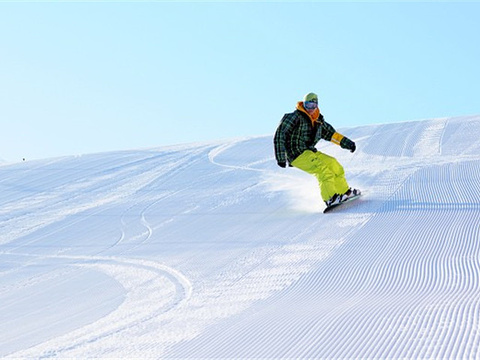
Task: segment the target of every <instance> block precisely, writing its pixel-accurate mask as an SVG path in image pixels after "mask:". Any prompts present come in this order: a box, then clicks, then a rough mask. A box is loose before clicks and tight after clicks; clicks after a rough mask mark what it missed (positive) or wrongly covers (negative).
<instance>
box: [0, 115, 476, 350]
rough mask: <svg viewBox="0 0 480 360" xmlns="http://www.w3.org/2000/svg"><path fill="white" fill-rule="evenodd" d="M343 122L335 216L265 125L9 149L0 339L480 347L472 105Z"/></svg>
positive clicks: (3, 176) (0, 251)
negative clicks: (343, 183) (160, 144)
mask: <svg viewBox="0 0 480 360" xmlns="http://www.w3.org/2000/svg"><path fill="white" fill-rule="evenodd" d="M342 130H343V129H342ZM343 133H345V134H346V135H347V136H348V137H350V138H352V139H354V140H355V141H356V142H357V149H358V150H357V151H356V152H355V153H354V154H351V153H349V152H346V151H344V150H342V149H340V148H339V147H336V146H335V145H333V144H331V143H327V142H321V143H319V146H318V148H319V150H320V151H324V152H326V153H328V154H330V155H332V156H335V157H337V158H338V159H339V160H340V162H341V163H342V164H343V165H344V167H345V170H346V175H347V179H348V181H349V183H350V184H351V185H352V186H355V187H359V188H361V189H363V190H365V196H363V197H362V198H361V199H360V200H359V201H357V203H355V205H353V206H349V207H348V208H346V209H344V211H339V212H337V213H333V214H329V215H323V214H321V210H322V208H323V205H322V203H321V199H320V195H319V191H318V188H317V185H316V181H315V179H313V178H312V177H311V176H309V175H308V174H304V173H302V172H300V171H299V170H296V169H293V168H290V169H281V168H278V167H277V166H276V163H275V161H274V159H273V149H272V139H271V137H256V138H248V139H238V140H235V141H233V140H232V141H225V142H217V143H212V144H201V145H196V146H185V147H171V148H159V149H150V150H143V151H127V152H125V151H123V152H118V153H108V154H92V155H85V156H82V157H67V158H59V159H50V160H42V161H33V162H26V163H19V164H11V165H3V166H2V167H0V186H1V188H2V192H1V194H2V195H1V197H0V204H1V205H2V206H1V207H0V209H1V210H0V256H1V263H2V267H1V268H0V320H1V321H2V324H3V325H4V326H2V329H1V330H0V356H2V357H5V358H39V357H46V356H48V357H50V356H52V357H53V356H57V357H62V358H65V357H77V358H84V357H98V358H107V357H110V358H112V357H143V358H145V357H155V358H315V357H316V358H387V357H388V358H425V357H429V358H439V357H441V358H476V357H479V356H480V351H479V347H478V344H479V343H480V330H479V327H478V323H479V312H478V308H479V305H480V300H479V298H478V293H479V290H480V277H479V269H480V241H479V240H480V227H479V226H478V225H479V223H478V219H479V218H480V217H479V215H480V214H479V213H480V195H479V194H478V191H476V190H475V189H477V188H478V183H479V182H480V155H479V154H480V141H479V140H478V139H477V138H478V137H477V136H476V135H474V134H479V133H480V116H470V117H457V118H443V119H434V120H424V121H417V122H405V123H396V124H386V125H372V126H363V127H357V128H350V129H344V130H343Z"/></svg>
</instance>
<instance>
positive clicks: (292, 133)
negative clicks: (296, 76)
mask: <svg viewBox="0 0 480 360" xmlns="http://www.w3.org/2000/svg"><path fill="white" fill-rule="evenodd" d="M320 139H324V140H327V141H331V142H333V143H334V144H337V145H340V147H342V148H343V149H347V150H350V151H351V152H352V153H353V152H354V151H355V149H356V146H355V143H354V142H353V141H352V140H350V139H349V138H347V137H345V136H343V135H342V134H339V133H338V132H336V130H335V129H334V128H333V127H332V126H331V125H330V124H329V123H327V122H326V121H325V119H324V117H323V115H322V114H321V113H320V109H319V108H318V97H317V95H316V94H315V93H308V94H306V95H305V96H304V98H303V101H299V102H298V103H297V108H296V110H295V111H294V112H292V113H289V114H285V115H284V116H283V118H282V120H281V122H280V124H279V126H278V128H277V131H276V132H275V137H274V145H275V158H276V160H277V164H278V166H280V167H282V168H285V167H286V166H287V162H288V164H289V166H293V167H296V168H298V169H300V170H303V171H306V172H307V173H309V174H312V175H314V176H315V177H316V178H317V180H318V183H319V186H320V192H321V195H322V199H323V201H325V204H326V205H327V207H330V206H333V205H337V204H339V203H341V202H343V201H345V200H347V199H348V198H349V197H351V196H356V195H359V194H360V191H359V190H357V189H352V188H350V186H349V185H348V183H347V180H346V179H345V172H344V169H343V166H342V165H340V163H339V162H338V161H337V160H336V159H335V158H334V157H332V156H329V155H326V154H324V153H322V152H320V151H318V150H317V149H316V148H315V145H316V144H317V142H318V141H320Z"/></svg>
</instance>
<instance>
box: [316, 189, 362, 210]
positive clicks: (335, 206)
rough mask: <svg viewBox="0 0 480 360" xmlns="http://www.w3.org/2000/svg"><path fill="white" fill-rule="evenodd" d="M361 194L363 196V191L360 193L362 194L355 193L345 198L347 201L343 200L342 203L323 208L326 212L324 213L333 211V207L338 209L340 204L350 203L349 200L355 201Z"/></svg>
mask: <svg viewBox="0 0 480 360" xmlns="http://www.w3.org/2000/svg"><path fill="white" fill-rule="evenodd" d="M360 196H362V194H361V193H360V194H358V195H355V196H352V197H349V198H348V199H347V200H345V201H342V202H341V203H339V204H335V205H331V206H327V207H326V208H325V210H323V213H324V214H325V213H328V212H330V211H332V210H333V209H336V208H338V207H339V206H342V205H345V204H347V203H349V202H351V201H353V200H357V199H358V198H359V197H360Z"/></svg>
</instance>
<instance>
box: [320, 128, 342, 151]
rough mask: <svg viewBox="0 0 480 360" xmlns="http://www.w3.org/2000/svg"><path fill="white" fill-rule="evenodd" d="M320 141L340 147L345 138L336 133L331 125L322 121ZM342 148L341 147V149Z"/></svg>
mask: <svg viewBox="0 0 480 360" xmlns="http://www.w3.org/2000/svg"><path fill="white" fill-rule="evenodd" d="M322 139H324V140H327V141H331V142H333V143H334V144H336V145H339V146H342V145H343V144H344V142H345V140H344V141H342V140H343V139H347V138H346V137H345V136H343V135H342V134H340V133H338V132H337V131H336V130H335V128H334V127H333V126H332V125H330V124H329V123H327V122H326V121H324V122H323V129H322ZM343 147H344V146H342V148H343Z"/></svg>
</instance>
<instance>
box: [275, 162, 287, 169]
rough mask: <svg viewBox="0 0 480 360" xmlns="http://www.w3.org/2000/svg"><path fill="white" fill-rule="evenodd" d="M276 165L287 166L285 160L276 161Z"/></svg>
mask: <svg viewBox="0 0 480 360" xmlns="http://www.w3.org/2000/svg"><path fill="white" fill-rule="evenodd" d="M277 164H278V166H280V167H282V168H285V167H287V163H286V162H285V161H277Z"/></svg>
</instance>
